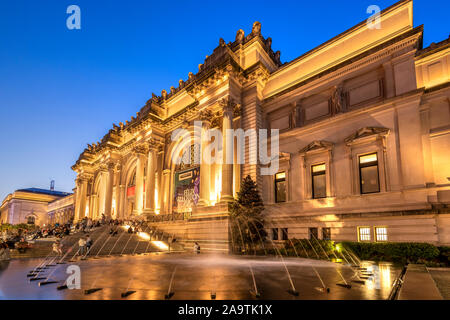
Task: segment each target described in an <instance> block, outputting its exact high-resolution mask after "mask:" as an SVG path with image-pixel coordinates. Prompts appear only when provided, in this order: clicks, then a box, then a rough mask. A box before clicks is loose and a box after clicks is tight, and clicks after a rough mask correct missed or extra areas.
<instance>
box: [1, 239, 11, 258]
mask: <svg viewBox="0 0 450 320" xmlns="http://www.w3.org/2000/svg"><path fill="white" fill-rule="evenodd" d="M9 259H10V256H9V246H8V244H7V243H6V242H4V241H0V261H8V260H9Z"/></svg>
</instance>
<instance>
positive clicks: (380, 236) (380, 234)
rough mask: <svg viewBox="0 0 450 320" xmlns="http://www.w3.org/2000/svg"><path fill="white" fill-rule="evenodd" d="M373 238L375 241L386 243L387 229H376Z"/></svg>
mask: <svg viewBox="0 0 450 320" xmlns="http://www.w3.org/2000/svg"><path fill="white" fill-rule="evenodd" d="M375 236H376V240H377V241H387V228H385V227H376V228H375Z"/></svg>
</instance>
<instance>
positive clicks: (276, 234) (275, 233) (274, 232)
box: [272, 228, 278, 240]
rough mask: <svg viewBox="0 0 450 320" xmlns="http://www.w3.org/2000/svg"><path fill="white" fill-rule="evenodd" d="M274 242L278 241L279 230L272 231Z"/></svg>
mask: <svg viewBox="0 0 450 320" xmlns="http://www.w3.org/2000/svg"><path fill="white" fill-rule="evenodd" d="M272 240H278V228H273V229H272Z"/></svg>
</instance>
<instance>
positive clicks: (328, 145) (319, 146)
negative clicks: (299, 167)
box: [299, 140, 333, 154]
mask: <svg viewBox="0 0 450 320" xmlns="http://www.w3.org/2000/svg"><path fill="white" fill-rule="evenodd" d="M332 148H333V143H332V142H328V141H322V140H320V141H319V140H316V141H313V142H311V143H310V144H308V145H307V146H306V147H304V148H302V149H300V151H299V153H300V154H305V153H308V152H311V151H319V150H331V149H332Z"/></svg>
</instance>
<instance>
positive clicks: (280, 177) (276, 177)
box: [275, 171, 286, 179]
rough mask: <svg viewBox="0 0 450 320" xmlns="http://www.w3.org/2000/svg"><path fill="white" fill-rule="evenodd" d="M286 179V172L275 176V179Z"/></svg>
mask: <svg viewBox="0 0 450 320" xmlns="http://www.w3.org/2000/svg"><path fill="white" fill-rule="evenodd" d="M285 178H286V172H284V171H283V172H279V173H277V174H276V175H275V179H285Z"/></svg>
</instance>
